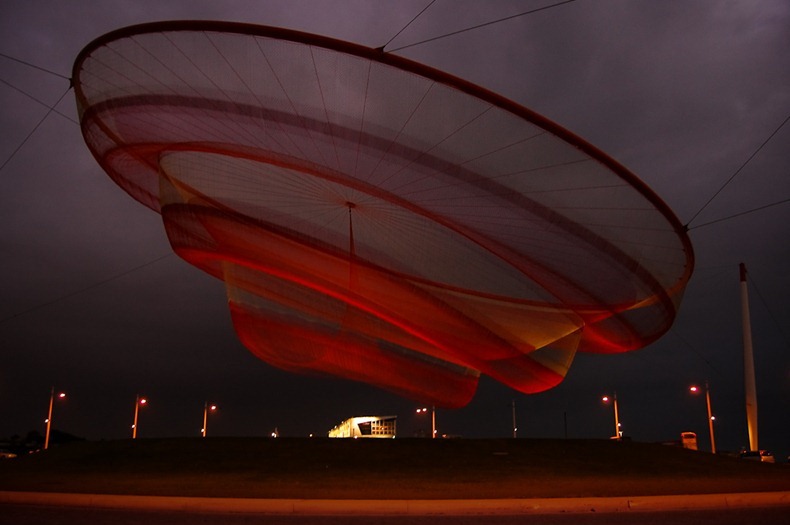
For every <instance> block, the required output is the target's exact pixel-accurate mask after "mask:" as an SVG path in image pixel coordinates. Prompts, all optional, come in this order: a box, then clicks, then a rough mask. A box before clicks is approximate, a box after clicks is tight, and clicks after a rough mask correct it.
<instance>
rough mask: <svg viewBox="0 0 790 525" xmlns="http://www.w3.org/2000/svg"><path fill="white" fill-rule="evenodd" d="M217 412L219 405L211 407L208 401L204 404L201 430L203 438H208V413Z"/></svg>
mask: <svg viewBox="0 0 790 525" xmlns="http://www.w3.org/2000/svg"><path fill="white" fill-rule="evenodd" d="M215 410H217V405H209V404H208V401H206V402H205V403H203V428H201V429H200V433H201V434H203V437H206V423H208V413H209V412H214V411H215Z"/></svg>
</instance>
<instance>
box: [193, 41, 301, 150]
mask: <svg viewBox="0 0 790 525" xmlns="http://www.w3.org/2000/svg"><path fill="white" fill-rule="evenodd" d="M206 38H207V39H208V41H209V42H210V43H211V45H212V46H213V47H214V49H215V50H216V51H217V53H219V55H220V56H221V57H222V59H223V60H224V61H225V63H226V64H227V65H228V67H229V68H231V69H232V70H233V73H234V74H235V75H236V78H237V79H238V80H239V82H241V83H242V84H243V85H244V87H245V88H246V89H247V92H248V93H250V94H251V95H252V97H253V98H254V99H255V101H256V102H257V103H258V105H259V106H260V107H261V108H265V105H264V103H263V101H261V99H260V98H259V97H258V93H257V92H255V91H254V90H253V89H252V87H250V86H249V85H248V84H247V82H245V80H244V77H242V75H241V74H240V73H239V71H238V70H237V69H236V67H235V66H234V65H233V63H232V62H231V61H230V60H228V58H227V57H226V56H225V54H224V53H223V52H222V51H221V50H220V49H219V47H218V46H217V44H216V42H215V41H214V39H213V38H211V36H210V35H209V34H206ZM255 42H256V46H257V47H258V49H259V50H260V51H261V53H262V52H263V50H261V48H260V44H259V43H258V40H257V39H255ZM257 127H258V129H261V130H262V131H263V132H264V134H266V135H267V136H268V137H269V138H271V139H272V140H273V141H274V142H275V143H276V144H277V145H278V146H280V148H282V149H283V150H285V146H284V144H282V143H281V142H280V141H279V140H278V139H277V137H276V136H274V135H272V134H271V133H270V132H269V130H268V129H266V128H262V127H261V125H260V124H258V126H257ZM278 127H279V128H280V130H282V131H283V132H284V133H285V135H286V136H287V137H288V138H289V139H290V141H291V144H292V145H293V146H294V147H296V149H297V150H299V147H298V146H297V145H296V144H295V143H294V140H293V139H292V138H291V136H290V134H288V133H287V132H285V130H283V129H282V126H280V125H279V123H278ZM300 153H301V151H300Z"/></svg>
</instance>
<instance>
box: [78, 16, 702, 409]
mask: <svg viewBox="0 0 790 525" xmlns="http://www.w3.org/2000/svg"><path fill="white" fill-rule="evenodd" d="M73 78H74V83H75V90H76V93H77V101H78V107H79V112H80V118H81V123H82V131H83V135H84V137H85V141H86V143H87V144H88V146H89V148H90V149H91V151H92V152H93V154H94V156H95V157H96V159H97V160H98V162H99V163H100V164H101V166H102V167H103V168H104V169H105V171H107V173H108V174H109V175H110V177H112V178H113V180H114V181H115V182H116V183H117V184H118V185H119V186H121V187H122V188H123V189H124V190H125V191H126V192H128V193H129V194H130V195H131V196H132V197H134V198H135V199H137V200H138V201H140V202H141V203H143V204H145V205H146V206H148V207H150V208H152V209H153V210H155V211H157V212H159V213H161V214H162V217H163V221H164V226H165V229H166V231H167V235H168V238H169V239H170V242H171V245H172V246H173V249H174V250H175V251H176V253H177V254H179V255H180V256H181V257H182V258H184V259H185V260H187V261H188V262H190V263H192V264H194V265H195V266H197V267H199V268H201V269H203V270H204V271H206V272H208V273H209V274H211V275H213V276H215V277H217V278H219V279H222V280H223V281H224V282H225V283H226V286H227V291H228V298H229V304H230V310H231V316H232V319H233V322H234V326H235V327H236V331H237V333H238V335H239V338H240V339H241V340H242V342H243V343H244V344H245V346H247V348H249V349H250V351H252V352H253V354H255V355H256V356H258V357H259V358H261V359H263V360H264V361H267V362H268V363H271V364H273V365H275V366H278V367H280V368H283V369H286V370H290V371H294V372H299V373H319V374H330V375H334V376H340V377H343V378H348V379H352V380H356V381H362V382H366V383H370V384H374V385H378V386H380V387H382V388H385V389H388V390H391V391H393V392H396V393H398V394H400V395H404V396H407V397H410V398H413V399H416V400H419V401H423V402H426V403H432V404H435V405H439V406H446V407H457V406H462V405H464V404H466V403H467V402H468V401H469V400H470V399H471V397H472V396H473V394H474V391H475V388H476V386H477V381H478V378H479V375H480V374H481V373H482V374H486V375H489V376H491V377H493V378H495V379H496V380H498V381H501V382H503V383H505V384H507V385H509V386H511V387H513V388H514V389H516V390H518V391H521V392H525V393H531V392H539V391H542V390H545V389H547V388H551V387H553V386H556V385H557V384H558V383H559V382H560V381H562V379H563V377H564V376H565V374H566V372H567V370H568V367H569V366H570V365H571V362H572V360H573V357H574V355H575V353H576V352H577V351H589V352H606V353H612V352H623V351H627V350H632V349H635V348H641V347H643V346H645V345H646V344H649V343H650V342H652V341H654V340H656V339H657V338H658V337H660V336H661V335H662V334H664V333H665V332H666V331H667V330H668V329H669V327H670V326H671V324H672V322H673V320H674V318H675V315H676V312H677V307H678V305H679V302H680V298H681V295H682V292H683V290H684V288H685V285H686V283H687V281H688V279H689V277H690V275H691V271H692V267H693V254H692V250H691V245H690V243H689V240H688V237H687V236H686V234H685V232H684V230H683V228H682V226H681V225H680V224H679V222H678V221H677V219H676V218H675V217H674V215H673V214H672V213H671V211H670V210H669V209H668V208H667V207H666V205H665V204H664V203H663V202H662V201H661V200H660V199H659V198H658V197H656V196H655V195H654V194H653V193H652V192H651V191H650V190H649V189H648V188H647V187H646V186H645V185H644V184H643V183H641V182H640V181H639V180H638V179H637V178H636V177H635V176H634V175H632V174H631V173H630V172H628V171H627V170H626V169H625V168H623V167H622V166H620V165H619V164H617V163H616V162H615V161H613V160H612V159H611V158H609V157H608V156H606V155H605V154H604V153H602V152H600V151H599V150H597V149H596V148H594V147H592V146H590V145H589V144H587V143H586V142H584V141H583V140H581V139H579V138H577V137H575V136H573V135H572V134H570V133H569V132H567V131H566V130H564V129H562V128H560V127H559V126H557V125H556V124H554V123H552V122H550V121H548V120H546V119H545V118H543V117H540V116H539V115H536V114H534V113H532V112H530V111H529V110H527V109H525V108H523V107H521V106H518V105H516V104H514V103H512V102H510V101H507V100H505V99H502V98H501V97H499V96H497V95H495V94H492V93H490V92H488V91H485V90H483V89H482V88H479V87H476V86H473V85H471V84H468V83H466V82H464V81H462V80H459V79H457V78H455V77H452V76H450V75H446V74H444V73H441V72H438V71H436V70H433V69H430V68H427V67H425V66H422V65H419V64H416V63H413V62H410V61H408V60H405V59H402V58H400V57H397V56H393V55H389V54H386V53H382V52H379V51H376V50H372V49H368V48H364V47H361V46H357V45H354V44H349V43H346V42H340V41H336V40H331V39H327V38H323V37H318V36H315V35H308V34H304V33H298V32H294V31H288V30H283V29H276V28H268V27H258V26H249V25H240V24H225V23H216V22H214V23H211V22H171V23H159V24H149V25H144V26H137V27H131V28H126V29H123V30H120V31H117V32H114V33H110V34H109V35H105V36H104V37H101V38H100V39H98V40H96V41H94V42H93V43H92V44H90V45H89V46H88V47H86V49H85V50H83V52H82V53H81V54H80V56H79V57H78V59H77V61H76V63H75V66H74V75H73Z"/></svg>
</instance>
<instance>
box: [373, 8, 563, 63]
mask: <svg viewBox="0 0 790 525" xmlns="http://www.w3.org/2000/svg"><path fill="white" fill-rule="evenodd" d="M575 1H576V0H565V1H564V2H557V3H556V4H551V5H546V6H543V7H538V8H536V9H531V10H529V11H524V12H523V13H517V14H515V15H510V16H506V17H504V18H499V19H497V20H491V21H490V22H484V23H482V24H478V25H475V26H471V27H467V28H465V29H459V30H457V31H453V32H451V33H446V34H444V35H439V36H435V37H432V38H428V39H426V40H421V41H419V42H414V43H413V44H408V45H405V46H401V47H396V48H395V49H391V50H390V51H388V53H395V52H396V51H401V50H403V49H408V48H410V47H415V46H419V45H422V44H427V43H428V42H433V41H435V40H440V39H442V38H447V37H450V36H454V35H458V34H461V33H466V32H467V31H473V30H475V29H480V28H481V27H487V26H490V25H494V24H498V23H500V22H505V21H507V20H512V19H514V18H519V17H522V16H525V15H531V14H532V13H537V12H539V11H545V10H546V9H551V8H552V7H558V6H561V5H564V4H570V3H572V2H575Z"/></svg>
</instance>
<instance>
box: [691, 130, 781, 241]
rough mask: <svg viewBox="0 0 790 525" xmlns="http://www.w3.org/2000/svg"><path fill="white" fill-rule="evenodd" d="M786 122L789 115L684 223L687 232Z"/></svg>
mask: <svg viewBox="0 0 790 525" xmlns="http://www.w3.org/2000/svg"><path fill="white" fill-rule="evenodd" d="M788 120H790V115H788V116H787V118H785V119H784V121H783V122H782V123H781V124H779V127H778V128H776V129H775V130H774V132H773V133H771V135H770V136H769V137H768V138H767V139H765V140H764V141H763V143H762V144H760V146H759V147H758V148H757V149H756V150H755V151H754V153H752V154H751V155H750V156H749V158H748V159H746V162H744V163H743V164H741V167H740V168H738V169H737V170H735V173H733V174H732V176H731V177H730V178H729V179H727V182H725V183H724V184H723V185H722V187H721V188H719V190H718V191H717V192H716V193H714V194H713V196H712V197H711V198H710V199H708V202H706V203H705V204H704V205H703V206H702V208H700V209H699V211H697V213H695V214H694V216H693V217H691V220H689V221H688V222H687V223H686V229H687V230H689V229H691V228H689V226H690V225H691V223H692V222H694V219H696V218H697V216H698V215H699V214H700V213H702V210H704V209H705V208H707V207H708V204H710V203H711V202H713V199H715V198H716V197H717V196H718V195H719V193H721V192H722V190H723V189H724V188H726V187H727V185H728V184H729V183H730V182H732V180H733V179H734V178H735V177H736V175H738V174H739V173H740V172H741V170H743V168H745V167H746V165H747V164H749V162H750V161H751V160H752V159H753V158H754V157H755V156H757V154H758V153H759V152H760V150H761V149H763V147H764V146H765V145H766V144H768V142H769V141H770V140H771V139H772V138H773V137H774V135H776V134H777V133H779V130H780V129H782V128H783V127H784V125H785V124H787V121H788ZM783 202H787V201H783ZM777 204H781V202H780V203H777ZM769 206H773V204H771V205H769ZM765 207H766V208H767V207H768V206H765ZM758 209H760V208H758ZM750 211H757V210H756V209H755V210H750ZM745 213H749V212H745ZM739 215H743V214H739ZM736 216H737V215H733V217H736ZM727 218H731V217H727ZM721 220H724V219H721ZM714 222H718V221H714ZM708 224H711V223H708ZM702 226H704V225H702Z"/></svg>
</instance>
